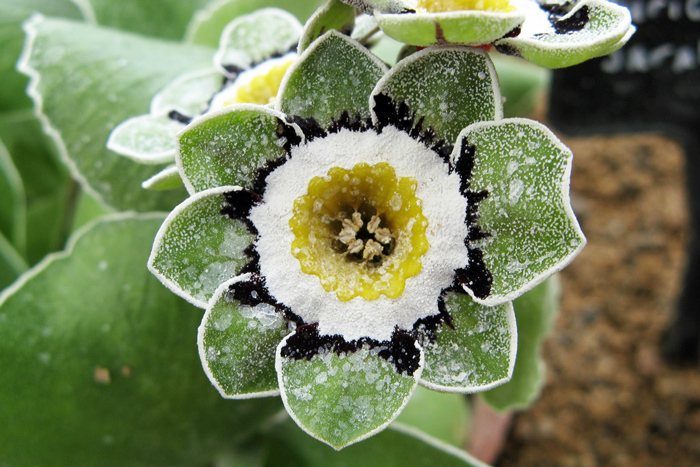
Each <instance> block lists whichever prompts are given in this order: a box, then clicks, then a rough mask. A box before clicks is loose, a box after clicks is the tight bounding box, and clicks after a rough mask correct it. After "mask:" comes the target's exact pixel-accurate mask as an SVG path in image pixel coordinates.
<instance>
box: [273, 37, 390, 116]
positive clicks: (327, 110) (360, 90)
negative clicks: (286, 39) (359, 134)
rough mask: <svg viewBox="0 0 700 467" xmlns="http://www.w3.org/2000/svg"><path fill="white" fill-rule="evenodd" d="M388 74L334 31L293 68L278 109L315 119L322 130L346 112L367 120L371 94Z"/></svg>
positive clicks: (278, 100) (289, 72) (375, 61)
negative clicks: (380, 79)
mask: <svg viewBox="0 0 700 467" xmlns="http://www.w3.org/2000/svg"><path fill="white" fill-rule="evenodd" d="M386 70H387V67H386V65H384V64H383V63H382V62H381V61H380V60H379V59H378V58H377V57H375V56H374V55H372V54H370V53H369V52H368V51H367V50H366V49H365V48H364V47H362V46H361V45H360V44H359V43H358V42H356V41H354V40H352V39H350V38H348V37H347V36H344V35H342V34H340V33H339V32H337V31H335V30H331V31H328V32H327V33H325V34H324V35H323V36H321V37H320V38H319V39H317V40H316V41H315V42H313V43H312V44H311V46H310V47H309V48H308V49H306V51H305V52H304V53H303V54H302V55H301V56H300V57H299V59H298V60H297V61H296V62H295V63H294V64H293V65H292V66H291V67H290V68H289V70H288V71H287V75H286V77H285V79H284V80H283V81H282V84H281V85H280V90H279V94H277V101H276V104H275V106H276V108H277V109H278V110H280V111H281V112H284V113H286V114H287V115H294V116H300V117H304V118H308V117H314V118H315V119H316V121H317V122H318V123H319V124H320V125H321V126H322V127H325V126H328V125H330V124H331V122H332V121H333V119H337V118H339V117H340V116H341V115H342V113H343V112H344V111H347V112H348V113H349V114H350V116H355V115H358V114H359V115H360V116H361V117H363V118H367V117H369V116H370V115H369V109H368V102H369V96H370V93H371V92H372V89H373V88H374V86H375V84H376V83H377V81H379V78H381V77H382V75H384V73H385V72H386Z"/></svg>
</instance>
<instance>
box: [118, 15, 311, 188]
mask: <svg viewBox="0 0 700 467" xmlns="http://www.w3.org/2000/svg"><path fill="white" fill-rule="evenodd" d="M301 31H302V26H301V24H300V23H299V21H298V20H297V19H296V18H295V17H294V16H293V15H292V14H290V13H288V12H286V11H284V10H280V9H277V8H263V9H260V10H257V11H255V12H253V13H250V14H247V15H242V16H239V17H238V18H236V19H234V20H233V21H231V22H230V23H229V24H228V25H227V26H226V27H225V28H224V30H223V32H222V34H221V39H220V43H219V49H218V50H217V51H216V54H215V55H214V58H213V62H214V68H213V69H207V70H197V71H194V72H190V73H186V74H184V75H181V76H179V77H178V78H177V79H175V80H174V81H173V82H171V83H170V84H168V85H167V86H166V87H165V88H163V89H162V90H161V91H160V92H159V93H158V94H156V95H155V96H154V97H153V100H152V101H151V108H150V112H149V113H148V114H146V115H140V116H137V117H133V118H130V119H129V120H126V121H125V122H123V123H121V124H120V125H118V126H117V127H116V128H115V129H114V130H113V131H112V133H111V135H110V137H109V140H108V141H107V147H108V148H109V149H111V150H113V151H115V152H117V153H119V154H121V155H123V156H126V157H129V158H132V159H134V160H136V161H137V162H141V163H144V164H161V163H171V164H174V162H175V142H176V141H177V137H176V135H177V133H178V132H179V131H180V130H182V129H183V128H184V127H185V126H186V125H187V124H188V123H189V122H190V121H192V120H193V119H194V118H196V117H198V116H200V115H202V114H204V113H206V112H210V111H212V110H216V109H219V108H221V107H224V106H226V105H231V104H235V103H244V102H248V103H255V104H261V105H264V104H269V103H271V102H272V101H273V100H274V97H275V96H276V95H277V90H278V89H279V84H280V82H281V80H282V77H283V76H284V73H285V72H286V71H287V68H289V66H290V65H291V64H292V63H293V62H294V60H295V59H296V56H297V54H296V51H295V50H296V45H297V42H298V41H299V38H300V34H301ZM176 173H177V170H176V169H175V168H174V166H173V167H169V168H167V169H166V170H165V171H163V172H161V173H159V174H157V175H156V176H154V177H153V178H152V179H149V180H147V181H146V182H144V187H145V188H151V187H155V186H160V188H164V187H166V188H169V187H170V185H169V184H168V183H167V181H168V180H169V179H170V178H172V177H173V176H174V177H175V179H176V181H175V183H174V185H175V186H177V185H180V184H181V183H180V182H179V178H178V177H177V176H176Z"/></svg>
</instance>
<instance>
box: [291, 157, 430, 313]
mask: <svg viewBox="0 0 700 467" xmlns="http://www.w3.org/2000/svg"><path fill="white" fill-rule="evenodd" d="M415 192H416V181H415V180H413V179H411V178H406V177H404V178H399V177H397V176H396V173H395V171H394V169H393V168H392V167H391V166H389V165H388V164H386V163H380V164H377V165H368V164H357V165H356V166H355V167H353V168H352V169H344V168H340V167H334V168H332V169H331V170H330V171H329V172H328V175H327V176H325V177H314V178H313V179H311V181H310V182H309V187H308V194H307V195H304V196H301V197H299V198H297V199H296V200H295V203H294V215H293V216H292V219H291V220H290V221H289V225H290V227H291V228H292V231H293V232H294V236H295V239H294V241H293V242H292V254H293V255H294V256H295V257H296V258H297V259H298V260H299V262H300V264H301V269H302V271H303V272H305V273H307V274H314V275H316V276H318V278H319V280H320V281H321V285H322V286H323V288H324V289H326V290H327V291H329V292H330V291H334V292H335V293H336V296H337V297H338V299H340V300H343V301H347V300H351V299H352V298H354V297H357V296H360V297H362V298H364V299H365V300H375V299H377V298H379V296H380V295H385V296H387V297H389V298H396V297H398V296H399V295H401V294H402V293H403V290H404V287H405V282H406V279H407V278H409V277H412V276H415V275H416V274H418V272H420V269H421V262H420V257H421V256H422V255H423V254H424V253H425V252H426V251H427V250H428V242H427V240H426V237H425V231H426V228H427V221H426V219H425V217H424V216H423V215H422V212H421V207H420V204H421V203H420V200H419V199H418V198H417V197H416V195H415Z"/></svg>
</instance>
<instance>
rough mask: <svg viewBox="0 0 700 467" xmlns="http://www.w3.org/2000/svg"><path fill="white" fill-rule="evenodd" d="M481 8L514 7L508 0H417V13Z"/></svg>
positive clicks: (499, 8)
mask: <svg viewBox="0 0 700 467" xmlns="http://www.w3.org/2000/svg"><path fill="white" fill-rule="evenodd" d="M460 10H482V11H496V12H501V13H508V12H511V11H515V7H514V6H513V5H511V4H510V2H509V1H508V0H418V4H417V5H416V11H417V12H419V13H443V12H447V11H460Z"/></svg>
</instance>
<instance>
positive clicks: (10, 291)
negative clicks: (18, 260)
mask: <svg viewBox="0 0 700 467" xmlns="http://www.w3.org/2000/svg"><path fill="white" fill-rule="evenodd" d="M163 216H164V215H163V213H157V212H149V213H137V212H134V211H124V212H119V213H115V214H108V215H106V216H102V217H99V218H97V219H93V220H92V221H90V222H88V223H87V224H86V225H84V226H82V227H81V228H79V229H78V230H76V231H75V232H74V233H73V234H72V235H71V236H70V238H69V239H68V242H67V243H66V246H65V248H64V249H63V250H62V251H56V252H53V253H49V254H48V255H46V256H44V258H43V259H42V260H41V261H39V262H38V263H37V264H35V265H34V266H33V267H32V268H31V269H30V270H29V271H27V272H25V273H24V274H22V275H21V276H19V278H18V279H17V280H16V281H15V282H14V283H12V284H11V285H10V286H8V287H7V288H6V289H4V290H3V291H2V292H0V307H2V305H3V304H4V303H5V301H6V300H7V299H8V298H9V297H11V296H12V295H14V294H15V293H17V292H18V291H19V290H20V289H21V288H22V286H24V284H25V283H26V282H28V281H29V280H31V279H32V278H34V276H37V275H39V274H40V273H41V272H42V271H43V270H44V269H46V268H47V267H49V266H50V265H51V264H52V263H53V262H55V261H58V260H61V259H64V258H67V257H68V256H70V255H71V254H72V253H73V249H74V248H75V245H76V243H78V242H79V241H80V240H82V238H83V237H84V236H85V235H86V234H88V233H89V232H90V231H91V230H92V229H94V228H95V227H96V226H97V225H99V224H102V223H108V222H119V221H125V220H151V219H163Z"/></svg>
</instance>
